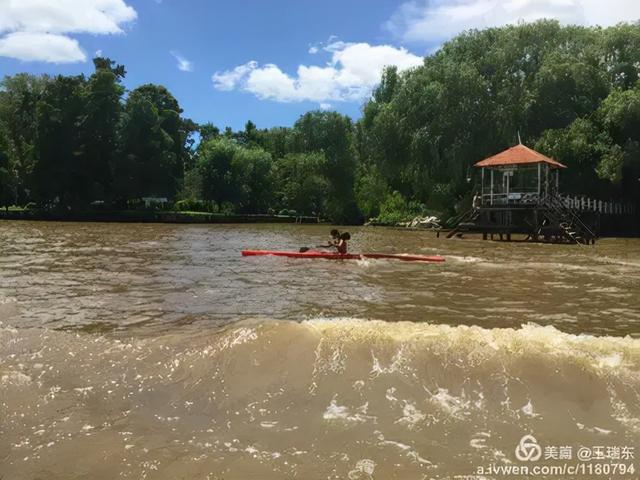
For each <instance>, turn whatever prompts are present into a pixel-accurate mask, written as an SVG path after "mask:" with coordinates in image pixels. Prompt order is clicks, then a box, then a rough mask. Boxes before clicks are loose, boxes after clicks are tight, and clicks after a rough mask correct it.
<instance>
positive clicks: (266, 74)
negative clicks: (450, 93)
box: [212, 41, 422, 104]
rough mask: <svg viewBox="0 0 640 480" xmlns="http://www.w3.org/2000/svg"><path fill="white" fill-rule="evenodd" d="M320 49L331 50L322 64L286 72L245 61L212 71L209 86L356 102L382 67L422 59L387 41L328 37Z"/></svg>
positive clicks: (274, 96) (263, 95)
mask: <svg viewBox="0 0 640 480" xmlns="http://www.w3.org/2000/svg"><path fill="white" fill-rule="evenodd" d="M323 50H325V51H327V52H330V53H331V60H330V61H329V62H328V63H327V64H326V65H322V66H318V65H300V66H299V67H298V70H297V72H296V75H290V74H288V73H285V72H283V71H282V70H281V69H280V67H278V66H277V65H274V64H265V65H263V66H260V65H259V64H258V62H255V61H251V62H248V63H245V64H244V65H240V66H237V67H235V68H234V69H232V70H227V71H224V72H216V73H215V74H214V75H213V77H212V79H213V83H214V87H215V88H216V89H218V90H227V91H228V90H234V89H239V90H244V91H247V92H250V93H253V94H254V95H256V96H257V97H258V98H260V99H265V100H275V101H278V102H301V101H313V102H321V103H325V104H328V103H327V102H328V101H359V100H362V99H363V98H365V97H366V96H367V95H369V94H370V93H371V90H372V89H373V87H374V86H375V85H376V84H377V83H378V82H379V81H380V75H381V73H382V69H383V68H384V67H385V66H388V65H396V66H397V67H398V69H399V70H406V69H408V68H412V67H416V66H418V65H421V64H422V58H421V57H419V56H417V55H414V54H412V53H410V52H408V51H407V50H406V49H404V48H396V47H392V46H390V45H369V44H368V43H344V42H337V41H334V42H332V43H329V44H328V45H326V46H324V47H323Z"/></svg>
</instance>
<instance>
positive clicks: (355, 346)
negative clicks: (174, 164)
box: [0, 222, 640, 480]
mask: <svg viewBox="0 0 640 480" xmlns="http://www.w3.org/2000/svg"><path fill="white" fill-rule="evenodd" d="M328 229H329V228H328V227H327V226H315V225H313V226H308V225H215V226H185V225H156V224H100V223H95V224H91V223H86V224H82V223H46V222H2V223H0V380H1V381H0V395H1V398H0V409H1V411H0V413H1V416H0V478H2V479H7V480H8V479H11V480H13V479H29V480H32V479H36V478H43V479H44V478H47V479H84V478H92V479H113V478H132V479H143V478H148V479H176V478H185V479H187V478H189V479H191V478H193V479H199V478H202V479H205V478H207V479H210V480H214V479H215V480H222V479H225V480H229V479H247V478H256V479H280V478H303V479H343V478H347V479H351V480H353V479H371V478H377V479H391V478H398V479H405V478H407V479H413V478H416V479H423V478H424V479H429V478H456V477H455V476H456V475H459V476H464V475H471V474H474V473H476V472H477V469H478V468H479V467H485V466H487V465H493V464H495V465H514V464H519V460H518V459H517V458H516V457H515V456H514V449H515V448H516V446H518V444H519V442H520V441H521V439H522V437H523V436H524V435H527V434H530V435H533V436H534V437H535V440H536V442H538V444H539V445H540V446H541V448H544V451H545V454H546V452H547V451H548V452H552V451H553V448H556V447H566V448H565V450H564V451H565V453H566V452H567V448H568V449H570V450H572V456H573V459H572V460H573V461H577V460H576V459H575V456H576V452H577V451H578V449H579V448H581V447H588V448H591V449H597V448H600V447H602V448H603V449H612V450H610V451H618V452H619V451H620V449H623V450H622V451H626V452H627V453H628V452H629V451H633V449H634V448H636V447H637V446H640V302H639V300H638V299H639V298H640V240H637V239H603V240H601V241H599V242H598V244H597V245H595V246H570V245H541V244H525V243H501V242H488V241H482V240H479V239H464V240H459V239H456V240H446V239H437V238H435V236H434V234H432V233H428V232H416V231H402V230H395V229H384V228H366V227H363V228H353V229H350V231H351V234H352V241H351V250H352V251H354V252H357V251H382V252H395V253H420V254H440V255H443V256H444V257H445V258H446V262H445V263H443V264H420V263H411V262H398V261H390V260H359V261H328V260H321V261H320V260H316V261H308V260H295V259H284V258H274V257H253V258H251V257H247V258H244V257H242V256H241V255H240V250H241V249H243V248H265V249H296V250H297V249H298V248H299V247H301V246H313V245H315V244H318V243H322V242H323V241H324V240H325V239H326V237H327V233H328ZM616 448H617V449H618V450H613V449H616ZM624 449H626V450H624ZM594 451H595V450H594ZM638 455H640V451H638V452H637V454H636V456H638ZM543 460H544V457H543ZM543 460H540V463H543ZM545 461H546V463H547V464H550V465H554V464H555V463H558V462H559V461H560V460H559V459H557V458H553V457H550V458H548V459H546V460H545ZM620 461H622V460H620ZM625 461H627V463H629V461H630V460H629V459H628V458H627V459H626V460H625ZM554 462H555V463H554ZM638 467H640V465H637V464H636V474H637V468H638ZM634 475H635V474H634ZM484 478H505V477H499V476H491V475H488V476H485V477H484ZM549 478H556V477H549ZM567 478H568V477H567ZM575 478H591V477H589V476H580V477H575ZM594 478H595V477H594ZM621 478H637V477H635V476H633V475H632V476H626V477H625V476H623V477H621Z"/></svg>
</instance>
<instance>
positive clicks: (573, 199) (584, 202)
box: [560, 195, 635, 215]
mask: <svg viewBox="0 0 640 480" xmlns="http://www.w3.org/2000/svg"><path fill="white" fill-rule="evenodd" d="M560 199H561V200H562V202H563V203H564V204H565V206H566V207H568V208H571V209H573V210H575V211H577V212H597V213H604V214H607V215H633V214H634V213H635V205H633V204H632V203H621V202H614V201H602V200H596V199H593V198H588V197H585V196H578V195H575V196H571V195H561V196H560Z"/></svg>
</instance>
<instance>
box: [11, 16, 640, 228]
mask: <svg viewBox="0 0 640 480" xmlns="http://www.w3.org/2000/svg"><path fill="white" fill-rule="evenodd" d="M94 63H95V67H96V70H95V73H94V74H93V75H91V76H90V77H89V78H85V77H84V76H77V77H63V76H57V77H46V76H43V77H36V76H31V75H26V74H22V75H16V76H13V77H6V78H5V79H4V80H3V81H2V84H1V87H0V204H2V205H10V204H21V205H24V204H26V203H29V202H35V203H37V204H38V205H39V206H40V207H42V208H64V209H82V208H88V207H90V206H91V205H92V204H93V205H96V204H97V203H99V204H102V203H104V204H107V205H111V206H113V207H115V208H125V207H126V206H131V205H132V204H134V203H135V202H136V200H138V199H140V198H142V197H167V198H169V199H171V200H172V201H175V202H177V204H176V208H179V209H182V210H185V209H197V210H206V211H217V212H227V213H231V212H240V213H267V212H271V213H278V212H283V211H284V212H287V213H292V212H295V213H296V214H317V215H322V216H324V217H326V218H329V219H331V220H333V221H336V222H359V221H362V220H365V219H369V218H372V217H379V219H380V220H382V221H388V222H393V221H399V220H402V219H404V218H406V217H408V216H412V215H417V214H425V213H435V214H441V215H448V214H452V213H453V212H454V211H455V210H456V209H458V208H462V206H463V205H464V203H465V202H467V201H468V197H469V195H470V192H472V190H473V188H474V182H475V181H476V180H477V178H476V177H477V174H476V172H474V170H473V168H472V165H473V164H474V163H475V162H477V161H478V160H480V159H482V158H484V157H486V156H489V155H491V154H494V153H496V152H498V151H500V150H502V149H504V148H507V147H509V146H511V145H513V144H514V143H515V142H516V141H517V137H518V133H519V134H520V135H521V137H522V141H523V143H526V144H528V145H530V146H532V147H534V148H536V149H538V150H539V151H541V152H543V153H545V154H548V155H550V156H552V157H554V158H556V159H558V160H559V161H561V162H563V163H565V164H566V165H568V166H569V169H568V170H567V171H565V172H563V179H562V188H563V190H564V191H565V192H567V193H581V194H586V195H590V196H593V197H599V198H603V199H608V198H616V199H623V200H626V201H633V202H636V203H638V202H640V193H639V192H640V189H639V188H638V187H639V183H638V179H639V178H640V82H639V72H640V25H637V24H635V25H627V24H621V25H619V26H616V27H612V28H607V29H601V28H585V27H575V26H570V27H561V26H560V25H559V24H558V23H557V22H555V21H540V22H536V23H532V24H522V25H517V26H507V27H503V28H492V29H487V30H483V31H469V32H465V33H463V34H461V35H459V36H458V37H456V38H454V39H453V40H451V41H449V42H447V43H445V44H444V45H443V46H442V48H441V49H440V50H438V51H437V52H436V53H434V54H433V55H430V56H428V57H426V58H425V61H424V65H423V66H421V67H418V68H415V69H413V70H410V71H406V72H403V73H398V71H397V70H396V69H395V68H394V67H389V68H387V69H386V70H385V71H384V73H383V77H382V81H381V83H380V85H379V86H378V88H377V89H376V90H375V91H374V92H373V94H372V96H371V98H370V99H369V100H368V101H367V102H366V103H365V105H364V106H363V114H362V118H361V119H359V120H358V121H357V122H355V123H354V122H352V121H351V119H349V118H348V117H345V116H343V115H340V114H338V113H336V112H323V111H313V112H309V113H307V114H305V115H303V116H302V117H301V118H300V119H299V120H298V121H297V122H296V123H295V124H294V125H293V126H292V127H291V128H282V127H278V128H272V129H268V130H260V129H258V128H256V126H255V125H254V124H253V123H252V122H251V121H249V122H247V124H246V126H245V129H244V130H242V131H238V132H233V131H232V130H231V129H229V128H226V129H225V130H223V131H221V130H220V129H218V128H217V127H216V126H214V125H212V124H204V125H200V126H198V125H195V124H194V123H193V122H191V121H190V120H188V119H185V118H183V117H182V116H181V113H182V110H181V108H180V106H179V104H178V102H177V100H176V99H175V98H174V97H173V96H172V95H171V93H170V92H168V91H167V90H166V89H165V88H164V87H162V86H158V85H143V86H141V87H138V88H136V89H135V90H133V91H131V92H125V89H124V87H123V86H122V79H123V78H124V76H125V74H126V72H125V70H124V67H122V66H120V65H116V64H114V63H113V62H111V61H110V60H109V59H103V58H97V59H95V60H94ZM195 132H197V135H194V133H195ZM196 139H197V140H198V141H196Z"/></svg>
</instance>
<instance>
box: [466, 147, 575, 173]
mask: <svg viewBox="0 0 640 480" xmlns="http://www.w3.org/2000/svg"><path fill="white" fill-rule="evenodd" d="M526 163H547V164H549V165H550V166H551V168H567V166H566V165H563V164H562V163H560V162H558V161H556V160H554V159H552V158H549V157H547V156H545V155H543V154H541V153H538V152H536V151H535V150H531V149H530V148H529V147H525V146H524V145H522V144H519V145H516V146H515V147H511V148H508V149H507V150H505V151H504V152H500V153H498V154H496V155H494V156H492V157H489V158H485V159H484V160H482V161H480V162H478V163H476V164H475V166H476V167H499V166H502V165H522V164H526Z"/></svg>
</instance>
